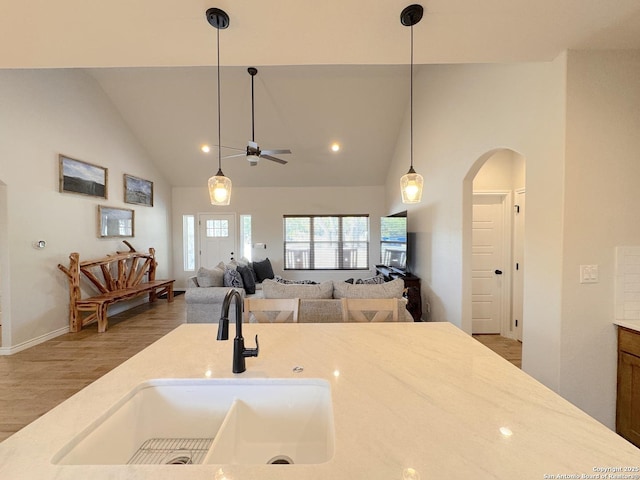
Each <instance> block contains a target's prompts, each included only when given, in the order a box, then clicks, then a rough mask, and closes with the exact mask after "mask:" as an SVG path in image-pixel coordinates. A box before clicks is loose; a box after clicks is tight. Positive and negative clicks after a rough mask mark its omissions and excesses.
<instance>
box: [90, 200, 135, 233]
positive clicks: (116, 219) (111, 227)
mask: <svg viewBox="0 0 640 480" xmlns="http://www.w3.org/2000/svg"><path fill="white" fill-rule="evenodd" d="M134 218H135V212H134V211H133V210H131V209H129V208H113V207H107V206H105V205H98V236H99V237H100V238H108V237H133V236H134Z"/></svg>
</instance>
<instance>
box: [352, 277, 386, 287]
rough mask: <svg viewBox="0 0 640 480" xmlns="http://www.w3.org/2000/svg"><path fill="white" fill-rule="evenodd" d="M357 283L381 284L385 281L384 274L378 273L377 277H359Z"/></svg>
mask: <svg viewBox="0 0 640 480" xmlns="http://www.w3.org/2000/svg"><path fill="white" fill-rule="evenodd" d="M356 283H357V284H365V285H379V284H381V283H384V276H383V275H376V276H375V277H369V278H359V279H358V280H356Z"/></svg>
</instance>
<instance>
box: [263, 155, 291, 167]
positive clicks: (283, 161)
mask: <svg viewBox="0 0 640 480" xmlns="http://www.w3.org/2000/svg"><path fill="white" fill-rule="evenodd" d="M260 158H266V159H267V160H271V161H272V162H277V163H281V164H282V165H286V164H287V161H286V160H282V159H281V158H277V157H272V156H271V155H260Z"/></svg>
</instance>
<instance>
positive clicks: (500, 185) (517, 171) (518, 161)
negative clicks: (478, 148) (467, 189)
mask: <svg viewBox="0 0 640 480" xmlns="http://www.w3.org/2000/svg"><path fill="white" fill-rule="evenodd" d="M524 172H525V159H524V157H523V156H522V155H519V154H518V153H516V152H514V151H513V150H498V151H497V152H496V153H494V154H493V155H492V156H491V157H489V159H488V160H487V161H486V162H485V163H484V165H482V167H481V168H480V170H479V171H478V173H477V174H476V176H475V178H474V179H473V191H474V192H475V191H491V190H511V191H515V190H517V189H519V188H524V186H525V173H524Z"/></svg>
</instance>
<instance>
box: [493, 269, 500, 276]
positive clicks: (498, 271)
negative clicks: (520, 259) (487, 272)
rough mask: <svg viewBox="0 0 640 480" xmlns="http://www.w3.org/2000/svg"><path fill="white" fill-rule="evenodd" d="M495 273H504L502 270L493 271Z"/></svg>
mask: <svg viewBox="0 0 640 480" xmlns="http://www.w3.org/2000/svg"><path fill="white" fill-rule="evenodd" d="M493 273H495V274H496V275H502V270H496V271H495V272H493Z"/></svg>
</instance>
